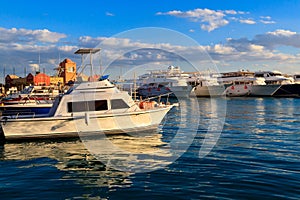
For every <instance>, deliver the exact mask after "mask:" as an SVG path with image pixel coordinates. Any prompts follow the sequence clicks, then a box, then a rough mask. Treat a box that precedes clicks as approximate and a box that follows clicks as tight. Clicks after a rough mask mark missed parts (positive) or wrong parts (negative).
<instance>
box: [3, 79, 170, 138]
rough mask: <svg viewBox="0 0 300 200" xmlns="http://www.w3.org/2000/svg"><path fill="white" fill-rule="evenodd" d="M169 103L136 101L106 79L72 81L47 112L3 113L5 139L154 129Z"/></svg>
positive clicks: (167, 108) (167, 109)
mask: <svg viewBox="0 0 300 200" xmlns="http://www.w3.org/2000/svg"><path fill="white" fill-rule="evenodd" d="M171 108H172V105H165V104H161V103H160V104H158V103H155V102H143V101H141V102H139V103H136V102H135V101H134V100H133V99H132V98H131V97H130V95H129V94H128V93H127V92H125V91H120V90H118V89H117V88H116V87H115V86H114V85H113V84H111V83H110V82H109V81H108V80H107V79H105V80H100V81H96V82H82V83H79V84H75V85H74V86H73V87H72V88H70V89H69V91H68V92H67V93H65V94H63V95H61V96H60V97H59V98H56V100H55V102H54V103H53V106H52V108H51V110H50V112H49V113H48V114H45V115H39V116H35V115H33V116H30V115H18V116H17V115H15V116H3V117H2V119H1V132H2V133H3V134H2V136H4V137H5V139H6V140H13V139H26V138H55V137H74V136H76V137H78V134H83V135H89V134H101V133H105V134H106V133H108V134H111V133H112V134H116V133H124V132H125V133H126V132H136V131H141V130H147V129H156V128H157V127H158V125H159V124H160V123H161V121H162V119H163V118H164V116H165V115H166V113H167V112H168V111H169V110H170V109H171Z"/></svg>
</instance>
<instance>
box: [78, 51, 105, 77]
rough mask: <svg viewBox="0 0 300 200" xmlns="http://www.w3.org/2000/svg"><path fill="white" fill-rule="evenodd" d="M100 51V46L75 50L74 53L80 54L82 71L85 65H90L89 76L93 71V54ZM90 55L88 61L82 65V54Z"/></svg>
mask: <svg viewBox="0 0 300 200" xmlns="http://www.w3.org/2000/svg"><path fill="white" fill-rule="evenodd" d="M99 51H100V48H88V49H78V50H77V51H75V53H74V54H80V55H81V68H82V72H83V70H84V68H85V67H86V66H90V67H91V69H90V73H91V74H90V76H91V77H92V76H93V73H94V69H93V62H92V61H93V54H95V53H97V52H99ZM88 54H89V55H90V63H88V64H86V65H84V66H83V62H84V55H88Z"/></svg>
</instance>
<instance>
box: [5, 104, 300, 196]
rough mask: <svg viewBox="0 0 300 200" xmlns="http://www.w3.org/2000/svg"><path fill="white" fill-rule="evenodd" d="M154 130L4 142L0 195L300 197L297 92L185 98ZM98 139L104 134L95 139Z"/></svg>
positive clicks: (299, 117) (299, 105)
mask: <svg viewBox="0 0 300 200" xmlns="http://www.w3.org/2000/svg"><path fill="white" fill-rule="evenodd" d="M179 103H180V107H175V108H173V109H172V110H171V111H170V112H169V113H168V115H167V116H166V118H165V119H164V121H163V122H162V124H161V126H160V127H159V129H158V130H157V131H152V132H144V133H141V134H124V135H115V136H107V138H106V139H108V141H110V142H111V145H113V146H115V147H118V149H119V152H118V153H115V152H110V148H107V147H105V148H107V149H104V150H106V151H103V150H102V151H101V152H99V154H98V155H96V154H93V152H91V151H89V145H87V144H86V143H85V142H82V141H81V140H80V139H64V140H40V141H22V142H17V143H5V144H4V145H2V146H0V198H1V199H280V198H283V199H300V99H297V98H227V99H223V98H216V99H208V98H199V99H182V100H180V102H179ZM99 142H102V141H99Z"/></svg>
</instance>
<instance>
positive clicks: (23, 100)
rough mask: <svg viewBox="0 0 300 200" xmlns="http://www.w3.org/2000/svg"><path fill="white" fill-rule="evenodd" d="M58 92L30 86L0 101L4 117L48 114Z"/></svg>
mask: <svg viewBox="0 0 300 200" xmlns="http://www.w3.org/2000/svg"><path fill="white" fill-rule="evenodd" d="M58 95H59V92H58V90H55V89H53V88H50V87H46V86H28V87H26V88H25V89H24V90H22V91H20V92H16V93H12V94H9V95H7V96H6V97H3V98H2V99H1V101H0V112H1V114H2V115H5V116H6V115H8V116H10V115H32V114H34V115H39V114H47V113H48V112H49V111H50V108H51V107H52V103H53V101H54V98H55V97H56V96H58Z"/></svg>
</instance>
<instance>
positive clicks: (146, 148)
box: [0, 132, 167, 188]
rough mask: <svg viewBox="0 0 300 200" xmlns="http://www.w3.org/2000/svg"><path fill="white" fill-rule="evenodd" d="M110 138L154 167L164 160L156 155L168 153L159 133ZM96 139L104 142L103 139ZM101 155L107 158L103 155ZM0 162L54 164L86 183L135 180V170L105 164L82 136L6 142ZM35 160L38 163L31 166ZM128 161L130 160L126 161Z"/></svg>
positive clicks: (107, 184) (0, 151)
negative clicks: (78, 137) (112, 167)
mask: <svg viewBox="0 0 300 200" xmlns="http://www.w3.org/2000/svg"><path fill="white" fill-rule="evenodd" d="M108 138H109V140H110V141H111V142H112V143H114V144H115V145H117V146H118V147H119V148H121V149H125V150H126V151H130V152H131V153H132V156H135V157H139V158H145V159H147V160H145V162H146V164H147V166H148V167H155V166H156V165H158V164H159V162H160V161H161V160H163V159H157V157H164V156H167V154H165V152H164V151H161V150H159V149H160V147H162V146H163V145H164V144H165V143H164V142H162V140H161V138H162V135H161V134H160V133H159V132H151V133H150V132H149V133H144V134H142V135H126V134H124V135H115V136H109V137H108ZM90 142H91V140H90ZM94 142H97V143H98V144H101V140H96V141H94ZM103 148H105V146H103ZM102 156H104V157H105V155H104V154H103V155H102ZM111 156H112V155H111V154H110V159H111V160H116V159H117V158H122V155H120V154H114V157H113V158H112V157H111ZM154 157H155V159H154ZM41 158H50V159H48V160H46V162H42V163H39V161H38V160H39V159H41ZM151 158H152V159H151ZM129 160H130V159H129ZM0 161H3V162H8V161H30V162H25V163H31V164H29V165H28V166H26V164H25V166H24V165H22V166H19V167H25V168H29V169H31V168H32V170H34V167H36V166H37V165H47V166H54V167H56V168H57V170H58V171H60V172H65V173H64V175H63V177H61V178H62V179H74V180H75V181H76V182H78V183H80V184H82V185H85V186H86V185H97V187H109V188H110V187H130V185H131V183H132V182H131V180H130V178H129V176H130V175H131V174H132V173H129V172H122V171H117V170H114V169H111V168H109V167H108V166H106V165H104V164H103V163H102V162H100V161H99V160H98V159H97V158H96V157H95V156H93V155H92V154H91V153H90V152H89V151H88V150H87V149H86V147H85V145H84V143H82V141H81V140H80V139H68V140H60V141H53V140H43V141H35V142H33V141H31V142H30V141H27V142H22V143H6V144H4V145H3V146H1V148H0ZM35 161H36V162H38V163H36V164H35V165H32V163H34V162H35ZM53 161H54V162H53ZM47 162H48V163H47ZM128 162H129V161H128V160H127V164H128ZM123 164H124V163H123Z"/></svg>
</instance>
